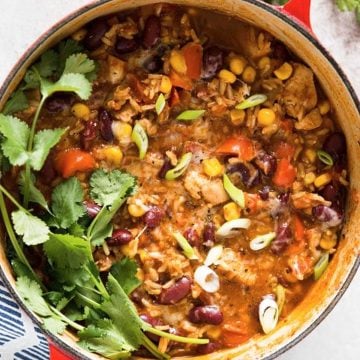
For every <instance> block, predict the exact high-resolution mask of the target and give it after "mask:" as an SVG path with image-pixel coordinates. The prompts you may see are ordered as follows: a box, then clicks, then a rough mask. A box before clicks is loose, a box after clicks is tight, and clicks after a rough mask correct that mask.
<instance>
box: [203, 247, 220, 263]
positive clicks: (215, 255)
mask: <svg viewBox="0 0 360 360" xmlns="http://www.w3.org/2000/svg"><path fill="white" fill-rule="evenodd" d="M222 253H223V247H222V245H215V246H213V247H212V248H211V249H210V251H209V252H208V254H207V257H206V259H205V261H204V265H205V266H211V265H213V264H215V265H216V263H217V261H218V260H219V259H220V257H221V255H222Z"/></svg>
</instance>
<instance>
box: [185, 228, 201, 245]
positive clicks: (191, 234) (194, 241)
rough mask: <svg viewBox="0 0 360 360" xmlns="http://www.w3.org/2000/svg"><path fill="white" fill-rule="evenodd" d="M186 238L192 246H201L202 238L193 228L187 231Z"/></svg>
mask: <svg viewBox="0 0 360 360" xmlns="http://www.w3.org/2000/svg"><path fill="white" fill-rule="evenodd" d="M184 237H185V239H186V240H187V241H188V242H189V244H190V245H191V246H195V247H199V246H200V236H199V234H198V232H197V231H196V230H195V229H194V228H192V227H191V228H189V229H186V230H185V232H184Z"/></svg>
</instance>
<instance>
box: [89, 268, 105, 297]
mask: <svg viewBox="0 0 360 360" xmlns="http://www.w3.org/2000/svg"><path fill="white" fill-rule="evenodd" d="M85 269H86V271H87V272H88V274H89V275H90V278H91V280H92V281H93V282H94V285H95V286H96V287H97V289H98V290H99V291H100V293H101V295H102V296H103V297H104V298H105V299H109V298H110V295H109V293H108V292H107V290H106V287H105V285H104V284H103V283H102V281H98V279H97V278H96V277H95V276H94V274H93V273H92V272H91V271H90V269H89V268H85Z"/></svg>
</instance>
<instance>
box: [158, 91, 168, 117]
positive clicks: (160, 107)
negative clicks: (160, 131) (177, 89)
mask: <svg viewBox="0 0 360 360" xmlns="http://www.w3.org/2000/svg"><path fill="white" fill-rule="evenodd" d="M165 105H166V101H165V96H164V95H163V94H160V95H159V97H158V98H157V100H156V103H155V110H156V113H157V114H158V115H160V114H161V113H162V111H163V110H164V107H165Z"/></svg>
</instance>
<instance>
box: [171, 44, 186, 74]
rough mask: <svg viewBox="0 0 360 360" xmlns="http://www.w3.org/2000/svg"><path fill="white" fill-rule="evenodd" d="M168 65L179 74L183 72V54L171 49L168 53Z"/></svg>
mask: <svg viewBox="0 0 360 360" xmlns="http://www.w3.org/2000/svg"><path fill="white" fill-rule="evenodd" d="M170 65H171V67H172V68H173V69H174V70H175V71H176V72H177V73H179V74H185V73H186V70H187V67H186V62H185V58H184V55H183V54H182V53H181V52H180V51H178V50H173V51H172V52H171V54H170Z"/></svg>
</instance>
